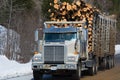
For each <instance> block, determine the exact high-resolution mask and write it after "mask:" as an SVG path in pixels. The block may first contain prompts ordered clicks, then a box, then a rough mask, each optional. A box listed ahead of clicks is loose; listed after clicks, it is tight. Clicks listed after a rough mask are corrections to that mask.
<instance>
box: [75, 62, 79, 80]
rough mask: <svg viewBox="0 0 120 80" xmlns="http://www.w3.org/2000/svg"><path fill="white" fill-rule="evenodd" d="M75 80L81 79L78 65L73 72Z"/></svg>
mask: <svg viewBox="0 0 120 80" xmlns="http://www.w3.org/2000/svg"><path fill="white" fill-rule="evenodd" d="M74 78H75V80H80V78H81V67H80V63H79V64H78V66H77V70H76V71H75V75H74Z"/></svg>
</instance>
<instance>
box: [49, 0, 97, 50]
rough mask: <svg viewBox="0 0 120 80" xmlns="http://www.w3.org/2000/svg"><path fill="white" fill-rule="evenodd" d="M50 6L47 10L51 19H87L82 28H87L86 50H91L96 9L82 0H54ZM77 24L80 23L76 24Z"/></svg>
mask: <svg viewBox="0 0 120 80" xmlns="http://www.w3.org/2000/svg"><path fill="white" fill-rule="evenodd" d="M50 6H51V7H52V8H51V9H49V10H48V12H49V13H50V19H51V21H82V20H86V21H88V25H87V26H85V27H84V28H87V29H88V38H89V39H88V44H89V46H88V50H89V52H90V51H92V40H93V39H92V37H93V36H92V34H93V32H92V30H93V28H92V26H93V15H94V11H98V10H97V9H95V8H93V7H92V6H91V5H90V4H86V3H85V2H84V1H82V0H76V1H73V2H72V3H68V2H60V0H54V3H50ZM78 26H80V25H79V24H78Z"/></svg>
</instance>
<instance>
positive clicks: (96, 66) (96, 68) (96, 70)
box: [95, 64, 98, 74]
mask: <svg viewBox="0 0 120 80" xmlns="http://www.w3.org/2000/svg"><path fill="white" fill-rule="evenodd" d="M97 72H98V65H97V64H96V65H95V74H97Z"/></svg>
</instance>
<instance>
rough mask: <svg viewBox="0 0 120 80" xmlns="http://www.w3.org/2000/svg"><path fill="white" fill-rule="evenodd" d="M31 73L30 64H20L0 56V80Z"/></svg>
mask: <svg viewBox="0 0 120 80" xmlns="http://www.w3.org/2000/svg"><path fill="white" fill-rule="evenodd" d="M30 73H32V70H31V62H29V63H27V64H20V63H17V62H16V61H11V60H8V59H7V58H6V57H5V56H0V80H3V79H7V78H12V77H17V76H22V75H27V74H30Z"/></svg>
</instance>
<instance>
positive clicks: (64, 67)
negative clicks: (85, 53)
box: [32, 63, 77, 70]
mask: <svg viewBox="0 0 120 80" xmlns="http://www.w3.org/2000/svg"><path fill="white" fill-rule="evenodd" d="M32 69H33V70H44V69H45V70H76V69H77V64H42V63H32Z"/></svg>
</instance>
